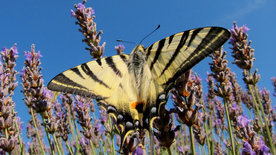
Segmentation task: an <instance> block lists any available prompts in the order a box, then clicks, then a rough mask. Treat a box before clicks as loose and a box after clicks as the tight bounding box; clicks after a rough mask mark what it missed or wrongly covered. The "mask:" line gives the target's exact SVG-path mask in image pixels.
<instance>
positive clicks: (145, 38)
mask: <svg viewBox="0 0 276 155" xmlns="http://www.w3.org/2000/svg"><path fill="white" fill-rule="evenodd" d="M159 28H160V25H158V26H157V27H156V28H155V29H154V30H153V31H152V32H151V33H149V34H148V35H146V36H145V37H144V38H143V39H142V40H141V41H140V42H139V44H141V43H142V42H143V41H144V40H145V39H146V38H147V37H148V36H150V35H151V34H153V33H154V32H155V31H156V30H158V29H159Z"/></svg>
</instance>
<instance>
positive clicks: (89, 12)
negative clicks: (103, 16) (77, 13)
mask: <svg viewBox="0 0 276 155" xmlns="http://www.w3.org/2000/svg"><path fill="white" fill-rule="evenodd" d="M87 10H88V11H87V14H88V16H91V15H94V14H95V11H94V10H93V9H92V8H87Z"/></svg>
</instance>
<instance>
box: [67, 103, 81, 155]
mask: <svg viewBox="0 0 276 155" xmlns="http://www.w3.org/2000/svg"><path fill="white" fill-rule="evenodd" d="M70 116H72V117H71V119H69V120H70V121H69V122H70V124H71V120H72V121H73V125H74V128H73V126H72V125H70V128H73V131H74V134H75V133H77V136H76V137H75V142H76V149H77V150H76V154H78V152H79V149H80V144H79V138H80V133H79V130H78V127H77V125H76V121H75V118H74V114H73V110H72V107H71V106H70ZM71 126H72V127H71Z"/></svg>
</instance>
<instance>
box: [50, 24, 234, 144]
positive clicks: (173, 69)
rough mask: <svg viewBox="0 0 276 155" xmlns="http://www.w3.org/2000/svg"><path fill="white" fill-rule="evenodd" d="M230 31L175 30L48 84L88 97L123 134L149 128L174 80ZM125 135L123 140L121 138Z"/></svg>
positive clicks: (89, 63) (206, 29)
mask: <svg viewBox="0 0 276 155" xmlns="http://www.w3.org/2000/svg"><path fill="white" fill-rule="evenodd" d="M229 37H230V32H229V31H228V30H227V29H225V28H221V27H204V28H197V29H192V30H188V31H184V32H180V33H176V34H174V35H171V36H169V37H166V38H164V39H162V40H160V41H157V42H156V43H154V44H152V45H150V46H149V47H147V48H145V47H144V46H143V45H137V46H136V47H135V48H134V49H133V51H132V52H131V54H129V55H128V54H123V55H115V56H111V57H106V58H102V59H98V60H95V61H90V62H87V63H83V64H81V65H78V66H76V67H73V68H71V69H69V70H67V71H64V72H62V73H60V74H58V75H57V76H56V77H54V78H53V79H52V80H51V81H50V82H49V84H48V86H47V87H48V89H50V90H53V91H58V92H65V93H71V94H76V95H80V96H86V97H91V98H93V99H95V100H96V101H97V102H98V104H99V105H100V106H102V107H104V108H105V109H106V111H107V112H108V113H109V114H111V115H112V116H114V117H115V118H116V121H117V123H118V125H120V127H121V128H122V129H123V137H122V138H123V139H125V137H126V136H127V135H128V133H130V132H132V131H133V130H135V129H137V128H140V129H149V127H150V123H151V120H152V119H153V118H154V117H155V116H158V113H159V108H160V106H161V105H162V104H165V103H166V102H167V100H168V96H169V93H170V91H171V89H172V88H173V87H174V85H175V81H176V79H177V78H178V77H180V76H181V75H182V74H183V73H185V72H186V71H187V70H189V69H191V68H192V67H193V66H195V65H196V64H197V63H199V62H200V61H201V60H203V59H204V58H205V57H207V56H208V55H210V54H211V53H212V52H214V51H215V50H217V49H218V48H219V47H221V46H222V45H223V44H224V43H225V42H226V41H227V40H228V39H229ZM123 141H124V140H123Z"/></svg>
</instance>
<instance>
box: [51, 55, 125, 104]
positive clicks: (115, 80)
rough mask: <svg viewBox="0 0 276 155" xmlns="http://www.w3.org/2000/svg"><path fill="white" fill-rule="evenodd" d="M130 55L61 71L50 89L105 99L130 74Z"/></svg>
mask: <svg viewBox="0 0 276 155" xmlns="http://www.w3.org/2000/svg"><path fill="white" fill-rule="evenodd" d="M127 59H128V55H122V56H113V57H107V58H103V59H99V60H96V61H90V62H88V63H84V64H81V65H79V66H76V67H74V68H71V69H69V70H67V71H65V72H63V73H60V74H59V75H57V76H56V77H55V78H53V79H52V80H51V82H50V83H49V84H48V88H49V89H50V90H54V91H59V92H66V93H72V94H77V95H81V96H88V97H94V98H97V99H105V98H109V97H110V96H112V94H113V93H114V91H115V90H116V89H117V88H118V87H119V85H120V83H121V81H122V80H123V79H124V77H125V76H126V74H128V73H127V72H128V69H127Z"/></svg>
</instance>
